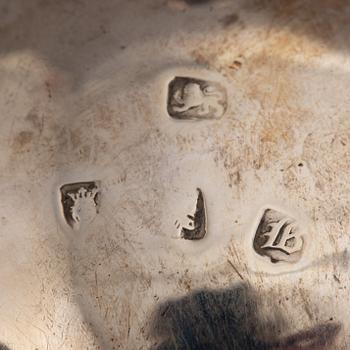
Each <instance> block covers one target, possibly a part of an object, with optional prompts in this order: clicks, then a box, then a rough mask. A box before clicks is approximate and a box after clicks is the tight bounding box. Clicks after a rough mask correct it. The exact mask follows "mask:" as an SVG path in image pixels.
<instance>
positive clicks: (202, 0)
mask: <svg viewBox="0 0 350 350" xmlns="http://www.w3.org/2000/svg"><path fill="white" fill-rule="evenodd" d="M211 1H212V0H185V2H186V3H187V4H189V5H201V4H206V3H208V2H211Z"/></svg>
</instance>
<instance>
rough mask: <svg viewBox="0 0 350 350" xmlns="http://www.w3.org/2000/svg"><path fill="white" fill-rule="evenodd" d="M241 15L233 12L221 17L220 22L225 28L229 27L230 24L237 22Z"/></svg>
mask: <svg viewBox="0 0 350 350" xmlns="http://www.w3.org/2000/svg"><path fill="white" fill-rule="evenodd" d="M238 19H239V17H238V15H237V14H236V13H232V14H231V15H227V16H225V17H223V18H221V19H220V21H219V22H220V23H221V24H222V26H223V27H224V28H227V27H229V26H230V25H232V24H234V23H236V22H237V21H238Z"/></svg>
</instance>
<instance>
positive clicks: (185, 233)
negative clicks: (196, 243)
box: [181, 188, 207, 240]
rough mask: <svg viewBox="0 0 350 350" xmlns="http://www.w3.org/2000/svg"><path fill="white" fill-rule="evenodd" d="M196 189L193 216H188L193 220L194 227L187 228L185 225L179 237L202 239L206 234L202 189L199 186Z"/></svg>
mask: <svg viewBox="0 0 350 350" xmlns="http://www.w3.org/2000/svg"><path fill="white" fill-rule="evenodd" d="M197 191H198V197H197V204H196V211H195V213H194V216H193V217H192V216H191V217H190V216H188V217H189V218H190V219H192V220H193V224H194V228H193V229H188V228H186V227H183V228H182V230H181V237H182V238H184V239H190V240H197V239H202V238H203V237H204V236H205V234H206V226H207V219H206V213H205V204H204V197H203V193H202V191H201V190H200V189H199V188H197Z"/></svg>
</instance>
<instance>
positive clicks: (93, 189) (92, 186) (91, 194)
mask: <svg viewBox="0 0 350 350" xmlns="http://www.w3.org/2000/svg"><path fill="white" fill-rule="evenodd" d="M99 188H100V186H99V182H98V181H92V182H80V183H73V184H67V185H63V186H62V187H61V188H60V191H61V203H62V207H63V214H64V218H65V220H66V222H67V224H68V225H69V226H70V227H71V228H72V229H73V230H79V229H80V228H81V226H83V225H87V224H89V223H91V221H92V220H93V219H94V218H95V216H96V214H97V213H98V211H99V205H100V189H99Z"/></svg>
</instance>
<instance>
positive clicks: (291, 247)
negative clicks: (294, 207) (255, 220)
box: [253, 209, 304, 263]
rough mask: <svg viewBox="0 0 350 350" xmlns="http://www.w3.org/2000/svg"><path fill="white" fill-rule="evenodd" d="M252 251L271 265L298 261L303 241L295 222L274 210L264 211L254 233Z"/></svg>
mask: <svg viewBox="0 0 350 350" xmlns="http://www.w3.org/2000/svg"><path fill="white" fill-rule="evenodd" d="M253 246H254V250H255V251H256V253H258V254H259V255H261V256H265V257H268V258H269V259H270V260H271V262H272V263H278V262H282V261H284V262H287V263H295V262H297V261H299V260H300V258H301V254H302V250H303V246H304V239H303V237H302V234H301V232H300V229H299V227H298V225H297V223H296V221H295V220H294V219H293V218H291V217H289V216H287V215H285V214H284V213H281V212H279V211H277V210H274V209H266V210H265V211H264V213H263V215H262V217H261V219H260V222H259V225H258V228H257V230H256V232H255V237H254V242H253Z"/></svg>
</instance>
